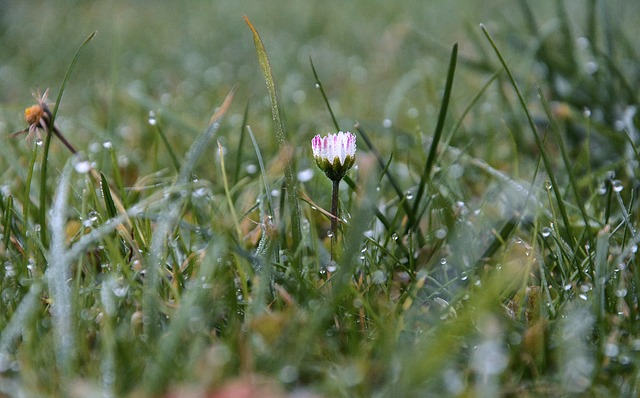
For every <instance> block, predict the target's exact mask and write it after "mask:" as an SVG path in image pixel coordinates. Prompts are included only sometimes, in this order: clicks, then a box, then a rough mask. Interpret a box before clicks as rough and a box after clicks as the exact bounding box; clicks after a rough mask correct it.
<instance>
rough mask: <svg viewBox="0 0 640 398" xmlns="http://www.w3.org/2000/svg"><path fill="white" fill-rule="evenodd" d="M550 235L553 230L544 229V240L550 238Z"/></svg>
mask: <svg viewBox="0 0 640 398" xmlns="http://www.w3.org/2000/svg"><path fill="white" fill-rule="evenodd" d="M549 235H551V228H549V227H544V228H542V237H543V238H548V237H549Z"/></svg>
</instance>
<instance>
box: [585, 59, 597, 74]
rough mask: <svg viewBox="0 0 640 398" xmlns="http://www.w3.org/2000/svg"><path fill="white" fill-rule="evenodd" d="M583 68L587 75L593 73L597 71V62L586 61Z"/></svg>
mask: <svg viewBox="0 0 640 398" xmlns="http://www.w3.org/2000/svg"><path fill="white" fill-rule="evenodd" d="M584 70H585V72H587V74H588V75H593V74H594V73H596V72H597V71H598V63H597V62H595V61H588V62H587V63H585V64H584Z"/></svg>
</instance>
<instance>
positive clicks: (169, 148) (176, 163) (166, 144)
mask: <svg viewBox="0 0 640 398" xmlns="http://www.w3.org/2000/svg"><path fill="white" fill-rule="evenodd" d="M154 127H155V130H156V132H157V133H158V135H159V136H160V139H161V140H162V143H163V144H164V147H165V148H166V149H167V152H168V153H169V158H170V159H171V164H172V165H173V167H174V168H175V169H176V172H179V171H180V162H179V161H178V157H177V156H176V154H175V152H174V151H173V148H172V146H171V144H170V143H169V140H168V139H167V136H166V134H165V133H164V129H163V128H162V125H161V123H160V120H159V118H158V117H157V116H156V119H155V123H154Z"/></svg>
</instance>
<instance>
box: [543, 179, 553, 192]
mask: <svg viewBox="0 0 640 398" xmlns="http://www.w3.org/2000/svg"><path fill="white" fill-rule="evenodd" d="M544 186H545V188H546V189H547V191H550V190H551V189H552V188H553V185H552V184H551V180H549V179H548V178H545V180H544Z"/></svg>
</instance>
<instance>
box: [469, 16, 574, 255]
mask: <svg viewBox="0 0 640 398" xmlns="http://www.w3.org/2000/svg"><path fill="white" fill-rule="evenodd" d="M480 28H481V29H482V32H483V33H484V35H485V37H486V38H487V40H488V41H489V43H490V44H491V47H493V50H494V51H495V53H496V55H497V57H498V59H499V60H500V63H501V64H502V67H503V68H504V70H505V71H506V72H507V75H508V76H509V81H510V82H511V85H512V86H513V88H514V90H515V92H516V95H517V96H518V100H519V102H520V106H521V107H522V110H523V111H524V112H525V115H526V117H527V121H528V122H529V127H530V128H531V131H532V133H533V137H534V139H535V143H536V146H537V148H538V150H539V151H540V154H541V156H542V162H543V163H544V168H545V170H546V172H547V176H548V177H549V181H550V182H551V187H552V189H553V192H554V194H555V197H556V201H557V202H558V210H559V211H560V215H561V216H562V221H563V223H564V226H565V230H566V234H567V236H568V237H569V241H570V242H571V243H572V244H573V243H576V242H577V241H576V239H575V237H574V235H573V231H572V229H571V223H570V222H569V215H568V213H567V209H566V206H565V204H564V200H563V198H562V193H561V192H560V186H559V185H558V181H557V179H556V177H555V174H554V171H553V167H552V165H551V160H550V159H549V155H548V154H547V152H546V150H545V148H544V146H543V145H542V141H541V140H540V136H539V134H538V129H537V128H536V124H535V122H534V121H533V117H532V116H531V113H530V112H529V106H528V105H527V102H526V100H525V99H524V96H523V95H522V93H521V92H520V88H519V87H518V83H516V79H515V77H514V76H513V73H511V69H509V66H508V65H507V62H506V61H505V60H504V57H503V56H502V53H501V52H500V50H499V49H498V46H497V45H496V44H495V42H494V41H493V38H492V37H491V35H490V34H489V31H488V30H487V28H486V27H485V26H484V25H482V24H481V25H480Z"/></svg>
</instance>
